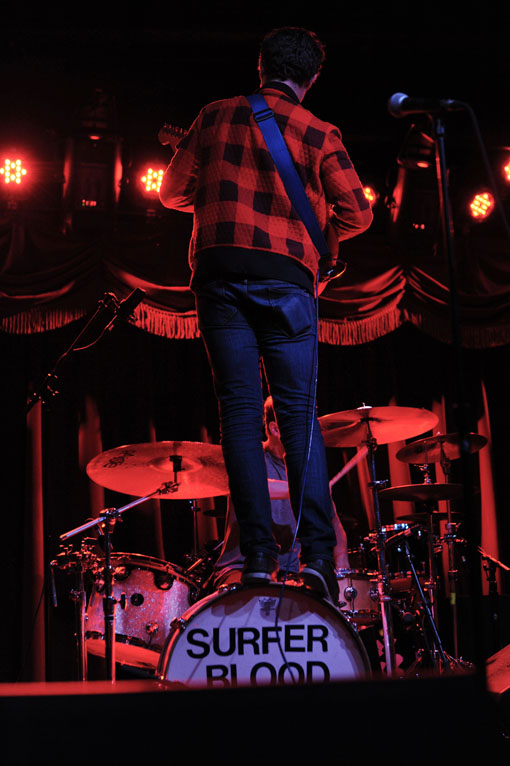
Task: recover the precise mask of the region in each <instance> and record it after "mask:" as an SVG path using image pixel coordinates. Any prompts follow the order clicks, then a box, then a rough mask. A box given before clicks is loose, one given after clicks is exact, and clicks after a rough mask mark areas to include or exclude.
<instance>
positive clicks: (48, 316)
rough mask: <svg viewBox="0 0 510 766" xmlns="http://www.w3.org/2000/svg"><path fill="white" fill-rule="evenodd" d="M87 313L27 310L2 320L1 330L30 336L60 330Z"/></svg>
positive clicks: (71, 310) (67, 310) (63, 310)
mask: <svg viewBox="0 0 510 766" xmlns="http://www.w3.org/2000/svg"><path fill="white" fill-rule="evenodd" d="M86 313H87V311H86V310H85V309H42V308H40V307H37V308H31V309H26V310H25V311H20V312H19V313H18V314H11V316H8V317H2V319H0V330H1V331H2V332H5V333H11V334H13V335H30V334H32V333H37V332H46V331H47V330H58V329H60V328H61V327H65V325H67V324H69V323H70V322H74V321H75V320H76V319H81V317H82V316H84V315H85V314H86Z"/></svg>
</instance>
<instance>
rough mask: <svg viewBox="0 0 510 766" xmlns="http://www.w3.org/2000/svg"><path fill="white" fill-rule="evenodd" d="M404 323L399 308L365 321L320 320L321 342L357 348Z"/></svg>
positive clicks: (367, 318)
mask: <svg viewBox="0 0 510 766" xmlns="http://www.w3.org/2000/svg"><path fill="white" fill-rule="evenodd" d="M402 322H403V320H402V315H401V312H400V310H399V309H398V308H393V309H391V310H390V311H387V312H386V313H385V314H378V315H377V316H375V317H366V318H365V319H349V320H345V319H320V320H319V342H320V343H328V344H329V345H331V346H357V345H359V344H360V343H369V342H370V341H372V340H377V338H381V337H382V336H383V335H387V334H388V333H389V332H393V330H397V329H398V328H399V327H400V325H401V324H402Z"/></svg>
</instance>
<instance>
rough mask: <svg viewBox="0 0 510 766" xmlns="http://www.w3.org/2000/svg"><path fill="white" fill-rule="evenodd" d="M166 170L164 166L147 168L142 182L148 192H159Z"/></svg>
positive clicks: (152, 193)
mask: <svg viewBox="0 0 510 766" xmlns="http://www.w3.org/2000/svg"><path fill="white" fill-rule="evenodd" d="M164 172H165V170H164V168H153V167H149V168H147V170H146V171H145V173H144V175H143V176H141V178H140V182H141V183H142V185H143V189H144V191H145V193H146V194H151V195H157V194H159V190H160V188H161V182H162V180H163V174H164Z"/></svg>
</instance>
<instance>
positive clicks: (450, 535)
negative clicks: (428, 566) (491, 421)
mask: <svg viewBox="0 0 510 766" xmlns="http://www.w3.org/2000/svg"><path fill="white" fill-rule="evenodd" d="M440 445H441V446H440V449H441V452H440V459H439V462H440V465H441V468H442V469H443V473H444V476H445V479H446V482H447V483H448V482H449V481H450V468H451V461H450V460H449V459H448V458H447V457H446V454H445V451H444V444H443V442H440ZM446 512H447V522H446V535H445V536H444V540H445V542H446V547H447V550H448V588H449V591H450V598H449V602H450V611H451V616H452V635H453V654H454V656H455V657H458V656H459V618H458V609H457V585H458V581H459V570H458V569H457V567H456V555H455V543H456V540H457V524H456V523H454V522H453V521H452V509H451V502H450V500H449V499H447V500H446Z"/></svg>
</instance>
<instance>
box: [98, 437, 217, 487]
mask: <svg viewBox="0 0 510 766" xmlns="http://www.w3.org/2000/svg"><path fill="white" fill-rule="evenodd" d="M87 474H88V475H89V476H90V478H91V479H92V481H95V482H96V484H100V485H101V486H102V487H106V488H107V489H113V490H115V491H116V492H123V493H125V494H126V495H134V496H135V497H145V496H146V495H153V494H154V496H155V497H157V498H158V499H160V500H196V499H198V498H202V497H217V496H219V495H228V492H229V488H228V478H227V472H226V469H225V463H224V461H223V453H222V450H221V446H220V445H218V444H207V443H202V442H181V441H163V442H149V443H147V444H128V445H124V446H122V447H116V448H115V449H111V450H107V451H106V452H102V453H101V454H100V455H97V456H96V457H95V458H94V459H93V460H91V461H90V463H89V464H88V465H87Z"/></svg>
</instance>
